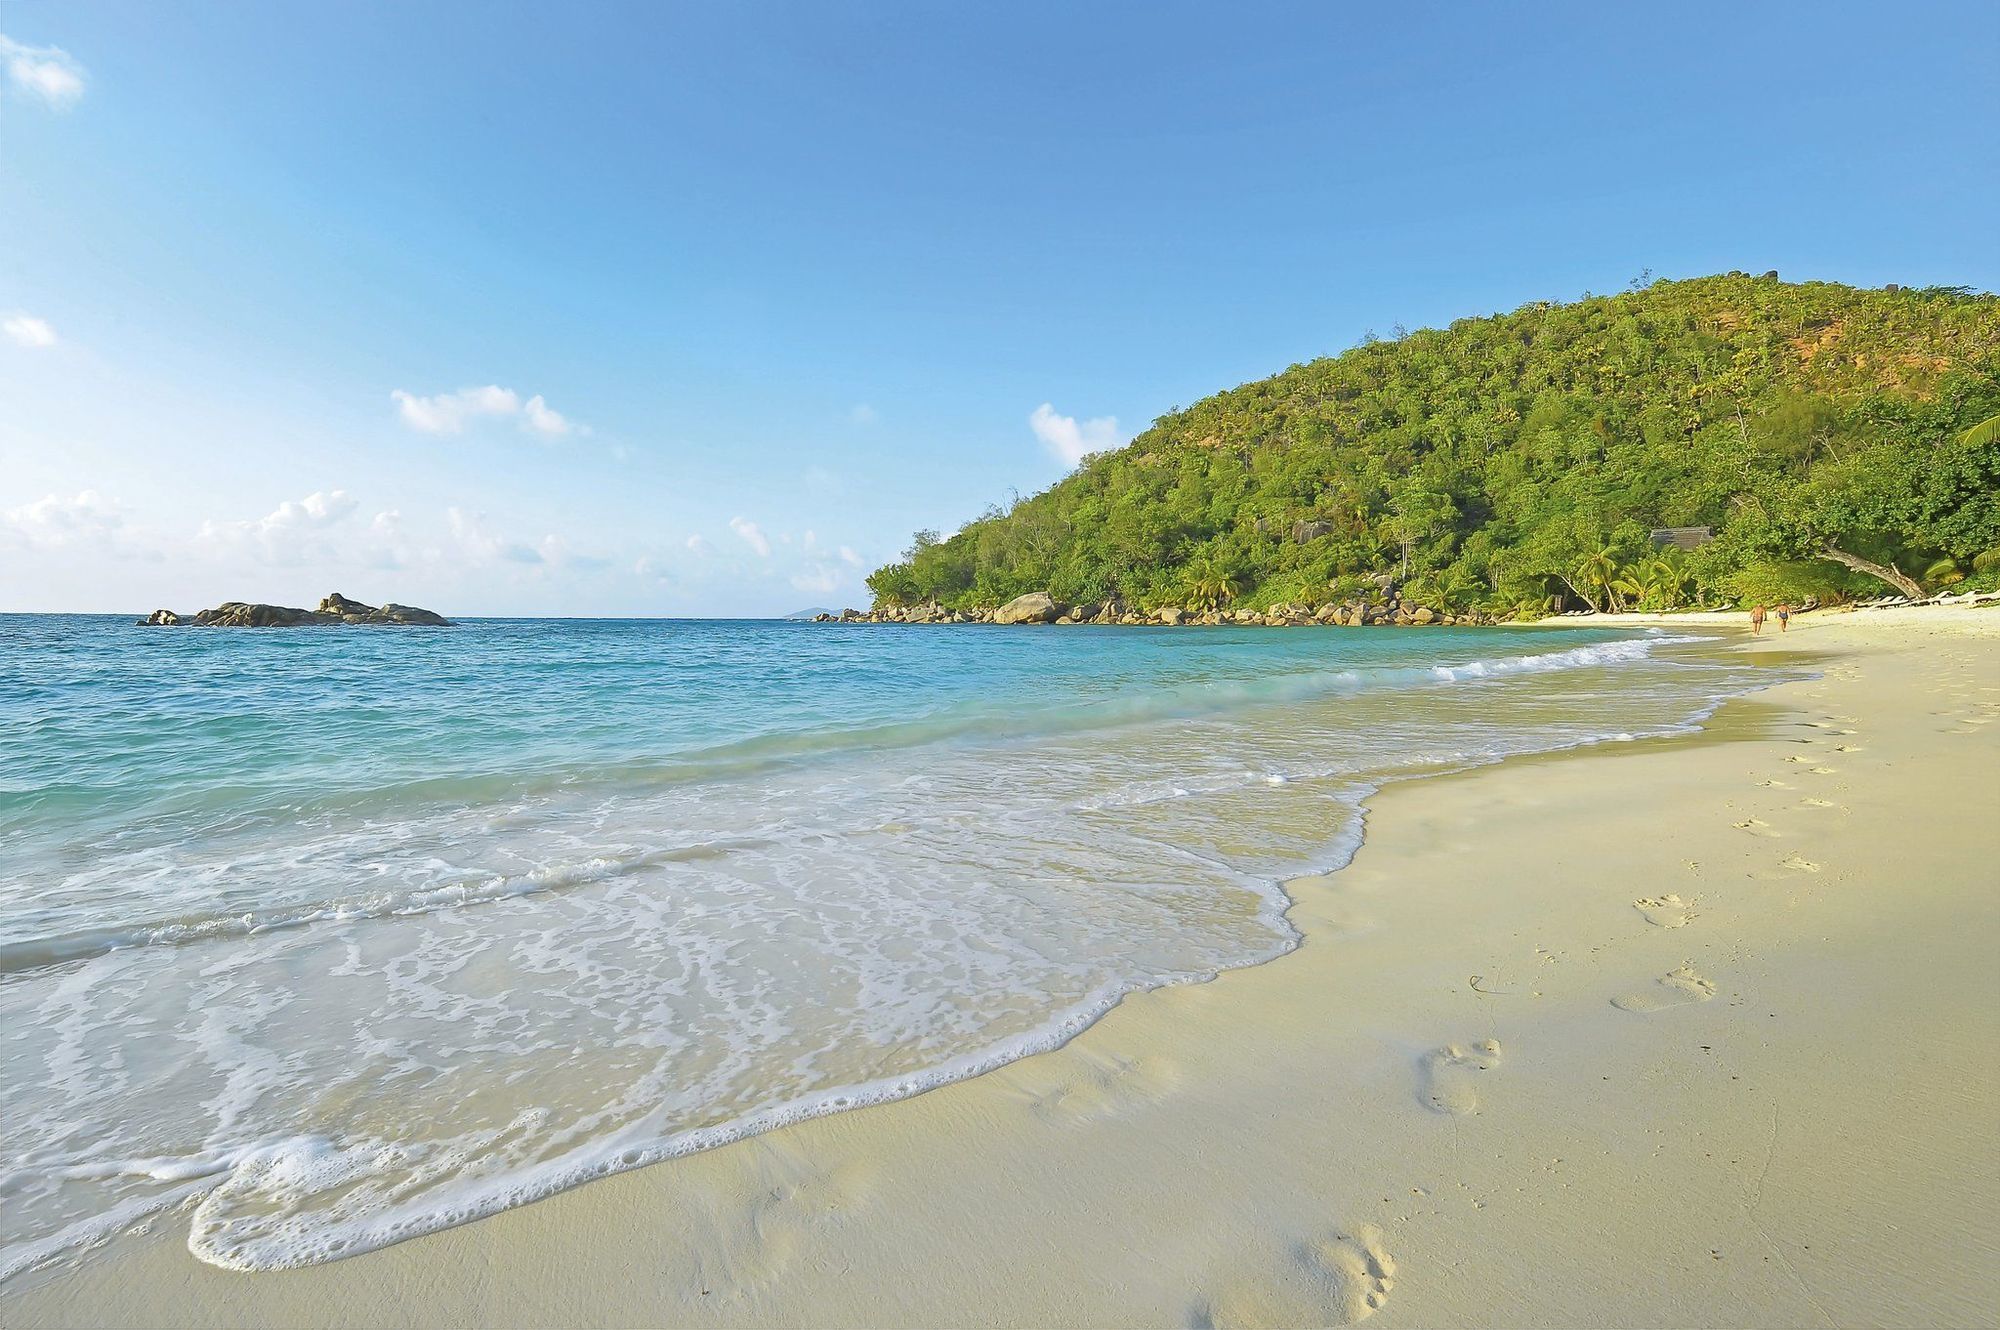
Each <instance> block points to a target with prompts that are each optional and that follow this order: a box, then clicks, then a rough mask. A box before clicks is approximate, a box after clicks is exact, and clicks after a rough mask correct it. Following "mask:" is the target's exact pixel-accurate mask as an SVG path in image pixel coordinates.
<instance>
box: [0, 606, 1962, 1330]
mask: <svg viewBox="0 0 2000 1330" xmlns="http://www.w3.org/2000/svg"><path fill="white" fill-rule="evenodd" d="M1705 621H1706V622H1710V623H1713V622H1715V620H1714V619H1712V618H1710V619H1707V620H1705ZM1774 627H1775V625H1774ZM1743 646H1744V649H1745V650H1750V651H1755V652H1760V653H1781V652H1783V653H1793V654H1795V655H1796V657H1797V658H1798V659H1800V660H1802V661H1805V662H1808V663H1809V664H1811V666H1812V667H1813V668H1814V669H1816V670H1818V671H1819V672H1820V677H1819V678H1817V679H1814V680H1811V681H1806V682H1800V683H1793V684H1787V685H1784V686H1782V687H1779V688H1776V689H1773V690H1769V691H1766V692H1764V693H1761V694H1758V695H1757V696H1755V697H1754V698H1751V699H1748V700H1745V701H1740V702H1735V703H1731V704H1729V705H1727V706H1726V707H1725V708H1724V709H1723V710H1722V711H1721V712H1720V713H1719V714H1718V715H1717V716H1716V718H1715V719H1714V720H1713V721H1712V722H1711V723H1710V725H1709V727H1708V730H1707V731H1706V732H1705V733H1704V734H1702V735H1700V736H1695V737H1691V738H1686V739H1672V740H1659V741H1649V742H1642V743H1633V744H1625V745H1605V746H1600V747H1597V748H1593V749H1590V750H1588V751H1585V752H1580V753H1574V754H1570V755H1565V756H1559V757H1553V758H1542V759H1532V760H1526V761H1517V762H1512V763H1508V764H1505V765H1502V766H1497V767H1490V768H1485V769H1482V770H1479V771H1475V772H1471V773H1468V774H1464V775H1460V776H1453V777H1445V778H1440V779H1432V780H1424V781H1418V782H1412V783H1407V784H1403V785H1398V786H1394V787H1391V788H1390V789H1388V790H1386V791H1385V792H1384V793H1382V794H1381V795H1380V796H1378V797H1377V798H1376V799H1375V800H1374V801H1373V804H1372V808H1371V813H1370V819H1369V830H1368V835H1367V840H1366V844H1365V845H1364V846H1363V848H1362V849H1361V850H1360V852H1359V854H1358V856H1357V857H1356V859H1355V861H1354V862H1353V864H1352V865H1351V866H1350V867H1349V868H1347V869H1345V870H1344V871H1342V872H1340V873H1338V874H1335V875H1333V876H1331V877H1328V878H1322V879H1313V880H1307V881H1304V882H1300V883H1297V884H1295V885H1294V887H1293V894H1294V896H1295V898H1296V901H1297V904H1296V907H1295V908H1294V910H1293V912H1292V917H1293V919H1294V920H1295V922H1296V923H1297V924H1298V925H1299V926H1300V928H1301V929H1302V930H1303V931H1304V933H1305V942H1304V945H1303V946H1302V947H1301V948H1300V949H1299V950H1297V951H1296V952H1294V953H1292V954H1290V955H1288V956H1285V957H1283V958H1281V959H1279V960H1277V961H1275V962H1272V963H1270V964H1266V965H1263V966H1259V967H1255V968H1252V969H1247V970H1240V971H1235V972H1231V973H1228V974H1225V975H1223V976H1222V977H1220V978H1219V979H1217V980H1215V981H1214V982H1211V983H1207V984H1201V985H1193V986H1185V987H1179V988H1173V989H1166V990H1160V991H1156V992H1152V993H1148V994H1145V995H1143V996H1140V997H1136V998H1133V999H1129V1000H1127V1001H1126V1002H1125V1003H1123V1004H1122V1005H1121V1006H1120V1007H1119V1008H1118V1009H1117V1010H1115V1011H1113V1012H1112V1013H1111V1014H1110V1015H1109V1016H1107V1017H1106V1018H1104V1019H1103V1020H1102V1021H1100V1022H1099V1023H1098V1024H1097V1025H1095V1026H1094V1027H1092V1028H1091V1029H1090V1030H1088V1031H1087V1032H1086V1033H1084V1034H1083V1035H1082V1036H1080V1037H1079V1038H1077V1039H1076V1040H1074V1041H1073V1042H1072V1043H1071V1044H1069V1045H1068V1046H1067V1047H1065V1048H1063V1049H1061V1050H1059V1051H1057V1052H1054V1053H1049V1054H1045V1055H1042V1056H1038V1057H1034V1058H1030V1059H1028V1060H1026V1061H1023V1062H1019V1063H1016V1064H1013V1065H1011V1066H1008V1067H1006V1068H1003V1069H1002V1070H1000V1071H997V1072H993V1073H990V1074H988V1075H985V1076H981V1077H978V1078H976V1079H974V1080H971V1081H967V1082H963V1083H960V1084H955V1085H951V1086H948V1087H945V1088H943V1089H940V1090H937V1091H934V1092H931V1093H927V1094H923V1095H920V1096H918V1097H916V1098H913V1099H909V1100H905V1101H902V1102H897V1103H892V1104H887V1105H883V1106H879V1107H874V1108H869V1109H865V1110H860V1111H855V1112H849V1113H844V1114H839V1115H836V1116H833V1117H829V1118H823V1119H819V1120H815V1121H810V1122H806V1123H803V1124H800V1125H797V1126H793V1127H788V1128H785V1129H782V1130H779V1131H776V1132H772V1133H770V1134H768V1135H765V1136H762V1137H759V1138H756V1139H753V1140H749V1141H746V1142H742V1143H739V1144H736V1145H732V1146H728V1147H724V1148H721V1149H716V1150H712V1151H709V1152H707V1153H704V1154H700V1155H696V1156H691V1157H689V1158H685V1159H681V1160H677V1161H674V1162H670V1163H667V1164H663V1165H659V1166H656V1167H652V1168H647V1169H642V1170H639V1171H637V1172H633V1173H629V1174H625V1175H621V1176H618V1177H615V1178H611V1179H609V1180H606V1181H603V1182H598V1183H593V1184H590V1185H587V1186H585V1187H581V1188H578V1189H576V1190H573V1191H570V1192H567V1193H564V1194H562V1195H559V1196H556V1197H554V1198H552V1199H549V1200H547V1201H544V1202H541V1203H538V1204H535V1205H531V1206H527V1207H524V1208H521V1209H518V1210H514V1211H510V1212H508V1213H505V1214H502V1215H500V1216H498V1217H495V1218H491V1219H487V1220H484V1221H481V1222H478V1223H474V1224H469V1225H466V1226H464V1227H461V1228H457V1229H453V1230H450V1231H446V1232H443V1233H439V1234H435V1235H433V1236H430V1237H426V1238H421V1239H417V1240H413V1241H409V1242H405V1243H402V1244H400V1245H397V1246H394V1247H391V1248H387V1249H385V1250H382V1251H378V1252H374V1253H371V1254H368V1255H365V1256H361V1257H357V1258H354V1259H351V1260H347V1261H342V1262H337V1263H334V1264H329V1265H323V1266H317V1267H313V1268H309V1269H304V1270H299V1271H294V1272H287V1273H278V1274H261V1275H243V1274H234V1273H230V1272H227V1271H224V1270H220V1269H216V1268H213V1267H210V1266H207V1265H204V1264H202V1263H201V1262H199V1261H197V1260H196V1259H195V1258H194V1257H192V1256H191V1255H190V1254H189V1253H188V1251H187V1249H186V1247H185V1245H184V1243H183V1241H182V1236H183V1234H184V1226H179V1225H172V1224H164V1223H163V1224H161V1225H160V1226H159V1227H158V1228H157V1229H156V1230H155V1231H154V1232H152V1233H150V1234H141V1235H130V1236H125V1237H121V1238H119V1239H116V1240H114V1241H113V1242H112V1243H110V1244H109V1245H107V1246H105V1247H102V1248H100V1249H98V1250H96V1251H94V1252H92V1253H90V1254H89V1255H88V1256H87V1257H86V1258H85V1259H84V1260H83V1262H82V1263H81V1265H80V1267H79V1268H76V1269H72V1270H68V1271H49V1272H42V1273H39V1274H34V1275H30V1276H26V1277H23V1278H21V1279H19V1280H17V1281H14V1283H13V1284H12V1285H10V1286H9V1287H8V1288H7V1289H6V1290H5V1292H4V1294H0V1320H4V1322H5V1323H6V1324H7V1325H9V1326H21V1327H28V1326H94V1325H105V1324H126V1325H137V1324H145V1325H161V1326H166V1325H174V1326H180V1325H216V1324H232V1325H253V1324H254V1325H262V1324H276V1325H299V1326H308V1325H311V1326H319V1325H327V1326H331V1325H357V1324H359V1325H381V1326H474V1325H493V1324H501V1325H524V1326H527V1325H531V1326H559V1325H560V1326H614V1325H615V1326H626V1325H696V1326H706V1325H718V1326H725V1325H726V1326H736V1325H784V1326H792V1325H799V1326H804V1325H839V1326H916V1325H964V1326H1026V1325H1118V1326H1125V1325H1132V1326H1182V1325H1205V1324H1213V1325H1229V1326H1237V1325H1242V1326H1318V1325H1339V1324H1349V1323H1353V1322H1355V1321H1359V1320H1362V1319H1364V1318H1372V1324H1375V1325H1380V1326H1383V1327H1391V1326H1399V1325H1409V1326H1485V1325H1523V1324H1533V1325H1547V1326H1658V1325H1717V1326H1720V1325H1783V1326H1813V1325H1826V1326H1899V1325H1946V1326H1960V1325H1976V1324H1990V1323H1991V1322H1992V1319H1993V1315H1994V1312H1993V1309H1994V1308H1995V1307H1996V1306H2000V1149H1996V1145H1995V1142H1996V1140H2000V1059H1996V1057H1995V1056H1994V1051H1993V1050H1994V1049H1995V1048H1996V1047H2000V964H1996V959H1995V958H1996V955H1997V954H2000V855H1996V853H1995V849H1994V846H1993V843H1992V837H1993V825H1994V812H1995V809H1996V807H2000V612H1988V611H1981V610H1925V609H1911V610H1899V611H1882V612H1872V613H1852V614H1835V613H1817V614H1811V615H1806V616H1802V617H1800V618H1799V619H1797V620H1795V621H1794V625H1793V628H1792V631H1791V632H1790V633H1789V634H1787V635H1785V636H1782V637H1780V636H1778V635H1777V634H1776V633H1775V632H1774V631H1771V630H1767V632H1766V634H1765V635H1764V636H1763V637H1762V638H1759V639H1756V640H1755V641H1754V642H1753V641H1752V640H1751V639H1750V638H1749V637H1748V636H1747V634H1746V635H1745V637H1744V639H1743Z"/></svg>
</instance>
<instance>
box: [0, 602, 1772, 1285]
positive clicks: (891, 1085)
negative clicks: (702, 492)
mask: <svg viewBox="0 0 2000 1330" xmlns="http://www.w3.org/2000/svg"><path fill="white" fill-rule="evenodd" d="M1771 681H1772V679H1771V677H1770V675H1769V672H1768V671H1767V670H1764V669H1761V668H1757V667H1754V666H1752V665H1751V664H1750V663H1749V662H1748V661H1747V660H1746V659H1744V658H1743V657H1741V656H1736V655H1732V654H1730V653H1727V652H1725V651H1723V650H1721V649H1719V648H1717V647H1716V646H1715V645H1713V644H1712V643H1704V642H1702V641H1700V640H1698V639H1695V638H1690V637H1684V636H1683V637H1676V636H1669V635H1666V634H1663V633H1660V632H1658V631H1657V630H1655V631H1652V632H1641V631H1629V630H1628V631H1617V630H1583V629H1579V630H1569V631H1548V630H1539V629H1523V630H1506V629H1427V630H1420V631H1418V630H1409V631H1395V630H1374V631H1369V630H1348V629H1295V630H1289V631H1271V630H1255V629H1214V630H1186V629H1184V630H1150V629H1086V628H1078V629H1048V630H1004V629H992V628H983V627H960V628H905V627H896V626H877V627H870V626H820V625H806V624H780V623H742V622H737V623H711V622H588V621H533V620H516V621H474V622H468V623H465V624H462V625H460V626H457V627H454V628H449V629H417V628H409V629H360V628H336V629H305V630H289V631H286V630H266V631H257V630H198V629H192V628H186V629H160V628H155V629H147V628H141V627H136V626H134V625H132V624H131V623H130V622H129V621H127V620H119V619H106V618H96V617H75V616H0V1278H5V1277H6V1276H7V1275H10V1274H13V1273H16V1272H18V1271H20V1270H23V1269H27V1268H30V1267H33V1266H36V1265H40V1264H44V1263H47V1262H50V1261H62V1260H73V1259H75V1258H76V1253H77V1252H78V1251H79V1250H80V1249H81V1248H83V1247H84V1246H86V1245H87V1244H89V1243H91V1242H93V1241H94V1240H97V1239H100V1238H102V1237H103V1236H105V1235H107V1234H110V1233H113V1232H116V1231H117V1230H119V1229H122V1228H126V1227H130V1226H132V1225H134V1224H137V1223H141V1222H159V1221H160V1220H162V1219H169V1220H171V1222H174V1223H176V1224H184V1225H185V1226H186V1229H187V1234H188V1243H189V1246H190V1247H191V1249H192V1250H193V1251H194V1252H195V1254H196V1255H198V1256H200V1257H201V1258H202V1259H204V1260H207V1261H210V1262H213V1263H215V1264H217V1265H222V1266H226V1267H230V1268H234V1269H273V1268H279V1267H285V1266H295V1265H300V1264H307V1263H311V1262H316V1261H323V1260H328V1259H331V1258H334V1257H338V1256H343V1255H349V1254H352V1253H354V1252H358V1251H363V1250H366V1249H369V1248H372V1247H377V1246H381V1245H382V1244H384V1243H389V1242H394V1241H396V1240H398V1239H400V1238H404V1237H409V1236H411V1235H414V1234H418V1233H423V1232H427V1231H430V1230H433V1229H436V1228H439V1227H442V1226H444V1225H447V1224H451V1223H455V1222H459V1221H462V1220H464V1219H467V1218H470V1217H474V1216H478V1215H483V1214H489V1213H492V1212H493V1211H496V1210H499V1209H502V1208H504V1207H507V1206H510V1205H514V1204H518V1203H520V1202H523V1201H527V1200H532V1199H534V1198H536V1197H539V1196H544V1195H547V1194H548V1193H550V1192H551V1191H554V1190H557V1189H560V1188H562V1187H565V1186H568V1185H571V1184H573V1183H576V1182H578V1181H581V1180H584V1179H587V1178H591V1177H595V1176H599V1175H602V1174H605V1173H610V1172H616V1171H618V1170H621V1169H626V1168H631V1167H634V1166H637V1165H640V1164H643V1163H648V1162H651V1161H655V1160H659V1159H663V1158H667V1157H670V1156H673V1155H676V1154H681V1153H685V1152H687V1151H690V1150H697V1149H701V1148H703V1147H705V1146H709V1145H714V1144H719V1143H721V1142H724V1141H728V1140H731V1139H734V1138H736V1137H739V1136H741V1135H744V1134H746V1133H749V1132H754V1131H758V1130H761V1129H764V1128H766V1127H769V1126H772V1125H775V1124H778V1123H782V1122H785V1121H788V1120H792V1119H796V1118H799V1117H802V1116H806V1115H811V1114H816V1113H824V1112H830V1111H837V1110H839V1109H841V1108H845V1107H849V1106H852V1105H857V1104H862V1103H867V1102H872V1101H878V1100H882V1099H886V1098H893V1097H897V1096H902V1095H908V1094H912V1093H915V1092H917V1091H919V1090H922V1089H925V1088H928V1087H931V1086H935V1085H938V1084H940V1083H943V1082H945V1081H948V1080H952V1079H956V1078H960V1077H964V1076H967V1075H971V1074H973V1073H976V1072H978V1071H980V1070H983V1069H986V1068H990V1067H993V1066H995V1065H998V1064H1000V1063H1003V1062H1006V1061H1008V1060H1011V1059H1014V1058H1018V1057H1021V1056H1023V1055H1025V1054H1027V1053H1030V1052H1033V1051H1036V1050H1040V1049H1045V1048H1049V1047H1051V1046H1053V1045H1055V1044H1058V1043H1060V1042H1062V1041H1063V1040H1065V1039H1066V1038H1068V1037H1069V1036H1070V1035H1072V1034H1073V1033H1075V1032H1076V1031H1077V1030H1078V1029H1080V1028H1082V1027H1083V1026H1084V1025H1086V1024H1088V1023H1089V1022H1090V1021H1091V1020H1093V1019H1094V1018H1095V1017H1096V1016H1098V1015H1099V1014H1101V1013H1102V1012H1103V1011H1105V1010H1106V1009H1107V1008H1108V1007H1109V1006H1111V1005H1112V1004H1113V1003H1115V1002H1116V1001H1117V1000H1118V998H1119V997H1120V996H1121V995H1122V994H1124V993H1128V992H1131V991H1133V990H1135V989H1142V988H1148V987H1153V986H1157V985H1161V984H1167V983H1174V982H1180V981H1185V980H1190V979H1198V978H1202V977H1206V976H1209V975H1212V974H1214V973H1215V972H1217V971H1218V970H1221V969H1225V968H1228V967H1232V966H1241V965H1247V964H1252V963H1255V962H1258V961H1261V960H1265V959H1268V958H1270V957H1273V956H1275V955H1278V954H1280V953H1282V952H1284V951H1285V950H1287V949H1289V948H1290V947H1291V946H1292V945H1293V944H1294V942H1295V935H1294V933H1293V932H1292V930H1291V928H1290V927H1289V926H1288V924H1287V923H1286V921H1285V919H1284V916H1283V910H1284V908H1285V905H1286V900H1285V897H1284V894H1283V892H1282V890H1281V888H1280V886H1279V884H1280V882H1281V881H1283V880H1284V879H1286V878H1288V877H1291V876H1296V875H1298V874H1301V873H1304V872H1307V871H1310V870H1314V869H1323V868H1329V867H1334V866H1337V865H1338V864H1339V863H1341V862H1343V861H1344V859H1345V858H1346V856H1347V855H1349V854H1350V853H1351V852H1352V850H1353V847H1354V845H1355V843H1356V841H1357V839H1358V835H1359V827H1360V819H1359V812H1358V809H1359V806H1360V803H1361V800H1362V799H1363V798H1364V797H1365V796H1366V795H1367V794H1368V793H1369V792H1370V791H1371V790H1373V789H1374V788H1376V787H1377V786H1378V785H1380V784H1381V783H1382V782H1383V781H1385V780H1390V779H1396V778H1403V777H1409V776H1416V775H1422V774H1426V773H1433V772H1440V771H1447V770H1456V769H1460V768H1464V767H1466V766H1468V765H1472V764H1477V763H1484V762H1490V761H1494V760H1496V759H1499V758H1502V757H1505V756H1507V755H1510V754H1516V753H1526V752H1535V751H1545V750H1550V749H1556V748H1562V747H1569V746H1574V745H1578V744H1585V743H1593V742H1599V741H1604V740H1613V739H1630V738H1633V737H1636V736H1645V735H1653V734H1661V733H1667V732H1672V731H1675V730H1679V729H1683V728H1686V727H1687V726H1689V725H1690V724H1691V723H1692V722H1694V721H1696V720H1697V719H1699V718H1700V717H1701V716H1703V715H1705V714H1706V713H1707V712H1708V711H1710V710H1712V708H1713V706H1714V705H1715V703H1716V702H1717V700H1718V699H1720V698H1723V697H1726V696H1729V695H1731V694H1735V693H1741V692H1744V691H1747V690H1749V689H1751V688H1753V687H1756V686H1759V685H1761V684H1764V683H1768V682H1771ZM169 1212H170V1213H169Z"/></svg>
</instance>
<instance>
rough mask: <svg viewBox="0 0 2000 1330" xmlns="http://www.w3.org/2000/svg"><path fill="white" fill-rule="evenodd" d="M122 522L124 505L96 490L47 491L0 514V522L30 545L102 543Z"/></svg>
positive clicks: (113, 533) (113, 535)
mask: <svg viewBox="0 0 2000 1330" xmlns="http://www.w3.org/2000/svg"><path fill="white" fill-rule="evenodd" d="M124 524H125V509H124V505H123V504H120V503H118V502H116V501H115V500H111V499H107V498H105V497H104V496H103V495H102V494H99V493H98V492H97V491H96V490H83V491H80V492H79V493H77V494H75V495H73V496H67V497H65V496H64V495H61V494H50V495H48V496H46V497H44V498H40V499H37V500H35V501H34V502H33V503H24V504H22V505H21V506H20V507H18V508H10V509H8V510H7V511H6V512H5V513H0V525H4V527H5V528H6V530H7V532H8V534H9V535H11V536H13V537H14V538H15V539H16V540H17V541H20V542H22V543H24V544H26V545H28V546H30V547H31V548H36V549H62V548H68V547H73V546H99V547H102V546H105V545H108V544H110V543H111V542H112V540H113V539H114V538H115V537H116V535H117V534H118V530H119V528H120V527H122V526H124Z"/></svg>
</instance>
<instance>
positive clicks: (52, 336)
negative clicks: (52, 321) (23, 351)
mask: <svg viewBox="0 0 2000 1330" xmlns="http://www.w3.org/2000/svg"><path fill="white" fill-rule="evenodd" d="M0 332H4V333H6V334H7V340H8V341H10V342H13V343H14V344H15V345H16V346H25V347H28V348H30V349H32V350H39V349H41V348H42V347H45V346H54V345H55V344H56V330H55V329H54V328H51V327H49V325H48V321H47V320H46V319H38V318H36V317H35V316H34V315H32V314H26V313H16V314H9V315H8V316H7V317H6V318H5V319H0Z"/></svg>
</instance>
